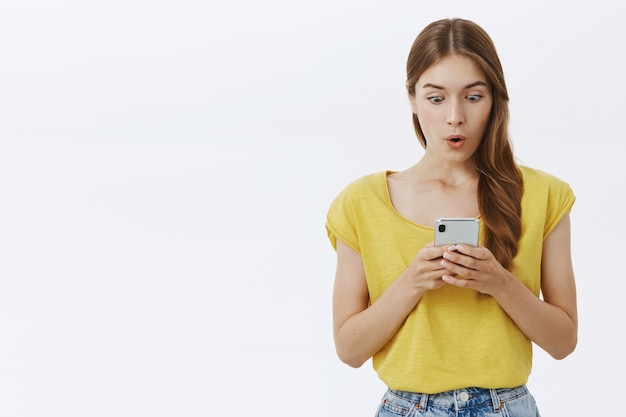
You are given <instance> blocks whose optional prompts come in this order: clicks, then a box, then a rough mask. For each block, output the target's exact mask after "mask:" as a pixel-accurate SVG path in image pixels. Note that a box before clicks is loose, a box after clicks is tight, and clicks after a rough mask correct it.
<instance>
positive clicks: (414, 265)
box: [408, 242, 457, 293]
mask: <svg viewBox="0 0 626 417" xmlns="http://www.w3.org/2000/svg"><path fill="white" fill-rule="evenodd" d="M446 252H447V249H446V248H444V247H437V246H433V243H432V242H431V243H429V244H427V245H426V246H424V247H423V248H422V249H420V250H419V251H418V252H417V254H416V255H415V257H414V258H413V261H412V262H411V264H410V265H409V267H408V272H409V274H410V275H409V276H410V279H411V282H412V284H413V285H414V286H415V287H416V288H417V289H419V290H421V291H420V292H422V293H423V292H424V291H428V290H436V289H438V288H441V287H442V286H443V285H444V284H445V283H446V282H445V281H444V280H442V277H443V276H449V275H454V274H456V273H457V272H454V270H451V269H448V268H447V267H446V266H445V265H444V264H443V263H442V262H441V259H442V257H443V256H444V254H445V253H446Z"/></svg>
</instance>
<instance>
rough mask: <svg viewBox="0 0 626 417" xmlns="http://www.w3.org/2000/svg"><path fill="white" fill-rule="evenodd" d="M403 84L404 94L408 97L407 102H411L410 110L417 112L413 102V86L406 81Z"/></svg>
mask: <svg viewBox="0 0 626 417" xmlns="http://www.w3.org/2000/svg"><path fill="white" fill-rule="evenodd" d="M404 86H405V87H406V94H407V97H408V99H409V104H411V111H412V112H413V113H415V114H417V104H416V102H415V87H413V88H410V87H409V84H408V83H406V84H404Z"/></svg>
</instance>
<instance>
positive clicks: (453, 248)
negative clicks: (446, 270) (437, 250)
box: [448, 245, 456, 251]
mask: <svg viewBox="0 0 626 417" xmlns="http://www.w3.org/2000/svg"><path fill="white" fill-rule="evenodd" d="M448 250H449V251H453V250H456V245H452V246H448Z"/></svg>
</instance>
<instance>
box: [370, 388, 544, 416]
mask: <svg viewBox="0 0 626 417" xmlns="http://www.w3.org/2000/svg"><path fill="white" fill-rule="evenodd" d="M398 416H402V417H450V416H454V417H495V416H500V417H540V415H539V410H537V405H536V404H535V399H534V398H533V397H532V395H531V394H530V392H529V391H528V389H527V388H526V385H522V386H520V387H517V388H506V389H483V388H465V389H458V390H454V391H446V392H440V393H438V394H420V393H415V392H406V391H394V390H391V389H390V390H388V391H387V392H386V393H385V396H384V397H383V399H382V402H381V403H380V406H379V407H378V411H377V412H376V417H398Z"/></svg>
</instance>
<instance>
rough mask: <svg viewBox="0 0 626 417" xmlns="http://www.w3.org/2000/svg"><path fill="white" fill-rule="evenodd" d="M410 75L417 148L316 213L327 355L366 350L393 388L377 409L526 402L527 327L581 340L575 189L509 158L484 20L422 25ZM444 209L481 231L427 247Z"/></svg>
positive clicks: (454, 409) (501, 87) (554, 345)
mask: <svg viewBox="0 0 626 417" xmlns="http://www.w3.org/2000/svg"><path fill="white" fill-rule="evenodd" d="M406 87H407V91H408V98H409V102H410V105H411V109H412V112H413V123H414V126H415V131H416V134H417V137H418V139H419V140H420V142H421V144H422V146H423V147H424V148H425V152H424V155H423V157H422V158H421V159H420V160H419V161H418V162H417V163H416V164H415V165H414V166H412V167H410V168H408V169H406V170H404V171H400V172H381V173H375V174H372V175H367V176H364V177H362V178H360V179H358V180H356V181H354V182H353V183H351V184H349V185H348V186H347V187H346V188H345V189H344V190H343V191H342V192H341V193H340V194H339V196H337V198H336V199H335V200H334V201H333V203H332V205H331V207H330V209H329V212H328V217H327V223H326V228H327V231H328V235H329V237H330V240H331V242H332V244H333V246H334V247H335V249H336V251H337V272H336V277H335V287H334V295H333V320H334V337H335V344H336V349H337V353H338V356H339V357H340V359H341V360H342V361H344V362H345V363H347V364H349V365H350V366H353V367H359V366H361V365H362V364H363V363H364V362H366V361H367V360H368V359H369V358H373V360H372V362H373V366H374V368H375V369H376V371H377V373H378V375H379V377H380V378H381V379H382V380H383V381H384V382H385V384H386V385H387V386H388V387H389V390H388V391H387V392H386V394H385V396H384V397H383V400H382V402H381V404H380V407H379V409H378V414H377V416H407V415H420V416H435V415H436V416H447V415H450V416H457V415H468V416H469V415H470V414H471V415H472V416H483V415H484V416H491V415H506V416H511V417H515V416H538V415H539V412H538V411H537V408H536V405H535V402H534V399H533V398H532V396H531V394H530V393H529V392H528V390H527V388H526V386H525V384H526V382H527V379H528V376H529V374H530V370H531V362H532V342H534V343H536V344H537V345H538V346H540V347H541V348H543V349H544V350H546V351H547V352H548V353H549V354H550V355H552V356H553V357H554V358H556V359H561V358H564V357H566V356H567V355H569V354H570V353H571V352H572V351H573V350H574V348H575V346H576V342H577V311H576V289H575V283H574V272H573V268H572V262H571V252H570V220H569V211H570V209H571V207H572V205H573V204H574V199H575V198H574V194H573V192H572V190H571V189H570V187H569V186H568V185H567V184H566V183H565V182H563V181H561V180H559V179H558V178H556V177H554V176H552V175H549V174H547V173H545V172H542V171H539V170H536V169H532V168H529V167H525V166H521V165H517V164H516V162H515V158H514V156H513V153H512V150H511V145H510V140H509V136H508V116H509V114H508V93H507V90H506V85H505V82H504V76H503V71H502V67H501V64H500V61H499V58H498V56H497V53H496V50H495V47H494V45H493V42H492V40H491V39H490V37H489V35H488V34H487V33H486V32H485V31H484V30H483V29H482V28H481V27H480V26H478V25H476V24H475V23H473V22H470V21H467V20H462V19H452V20H448V19H446V20H441V21H437V22H434V23H431V24H430V25H428V26H427V27H426V28H425V29H424V30H423V31H422V32H421V33H420V34H419V36H418V37H417V39H416V40H415V42H414V44H413V46H412V48H411V51H410V54H409V57H408V62H407V82H406ZM443 217H466V218H477V219H478V220H479V221H480V239H479V245H478V246H476V247H474V246H470V245H466V244H461V245H451V246H450V245H447V246H434V244H433V235H434V228H433V227H434V223H435V220H436V219H437V218H443ZM540 293H541V297H540ZM411 410H415V411H411ZM418 411H419V413H418ZM411 412H413V413H415V414H409V413H411ZM464 412H466V413H467V414H463V413H464ZM429 413H430V414H429Z"/></svg>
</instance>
